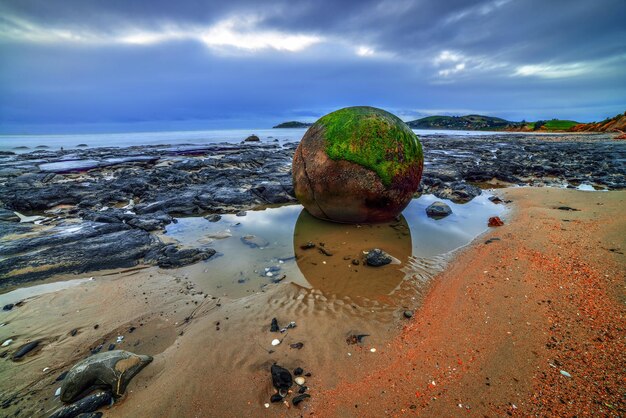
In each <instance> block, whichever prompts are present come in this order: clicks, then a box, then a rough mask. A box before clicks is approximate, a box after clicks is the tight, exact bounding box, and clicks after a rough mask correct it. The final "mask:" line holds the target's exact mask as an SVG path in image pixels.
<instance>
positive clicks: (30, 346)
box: [13, 340, 41, 361]
mask: <svg viewBox="0 0 626 418" xmlns="http://www.w3.org/2000/svg"><path fill="white" fill-rule="evenodd" d="M40 342H41V341H39V340H35V341H31V342H29V343H26V344H24V345H22V346H21V347H20V348H18V349H17V351H16V352H15V354H13V361H19V360H21V359H22V358H23V357H24V356H25V355H27V354H28V353H30V352H31V351H33V350H34V349H35V348H37V347H38V346H39V343H40Z"/></svg>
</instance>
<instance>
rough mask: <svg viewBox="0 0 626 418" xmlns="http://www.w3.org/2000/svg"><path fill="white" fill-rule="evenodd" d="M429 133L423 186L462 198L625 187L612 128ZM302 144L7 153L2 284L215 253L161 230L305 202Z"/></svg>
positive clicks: (1, 163)
mask: <svg viewBox="0 0 626 418" xmlns="http://www.w3.org/2000/svg"><path fill="white" fill-rule="evenodd" d="M420 140H421V141H422V144H423V146H424V151H425V152H424V155H425V168H424V176H423V178H422V185H421V188H420V192H421V193H432V194H434V195H436V196H438V197H440V198H445V199H450V200H452V201H454V202H467V201H469V200H471V199H473V198H474V197H475V196H477V195H479V194H480V193H481V189H480V187H478V186H483V187H493V186H498V185H533V186H542V185H554V186H562V187H575V186H578V185H580V184H586V185H588V187H590V186H593V187H595V188H597V189H606V190H619V189H624V188H626V167H625V164H624V161H626V146H625V145H624V144H623V143H621V142H615V141H611V139H610V137H609V136H603V135H593V136H591V135H589V136H581V135H569V136H567V135H565V136H558V137H555V136H550V137H547V136H542V135H512V134H508V135H490V136H480V135H478V136H463V137H461V136H447V135H432V136H422V137H421V138H420ZM296 146H297V142H288V143H285V144H279V143H275V142H265V141H262V142H255V143H241V144H227V143H219V144H208V145H177V146H133V147H127V148H93V149H89V148H81V149H76V150H72V151H61V150H60V151H52V150H39V151H34V152H31V153H25V154H11V153H3V154H2V155H0V208H2V209H0V261H2V262H1V263H0V288H2V287H5V288H6V287H7V286H11V285H17V284H20V283H23V282H26V281H30V280H36V279H42V278H46V277H50V276H52V275H54V274H59V273H82V272H87V271H91V270H98V269H105V268H117V267H130V266H133V265H136V264H139V263H146V264H154V265H158V266H160V267H180V266H183V265H186V264H190V263H195V262H197V261H200V260H204V259H207V258H209V257H211V256H212V255H213V254H214V250H212V249H210V248H209V249H207V248H183V247H180V246H178V245H176V244H171V243H164V242H162V240H160V239H159V238H158V237H157V236H156V235H155V234H154V232H155V231H159V230H162V229H163V228H164V226H165V225H167V224H169V223H171V222H175V219H174V216H201V215H208V214H219V213H237V212H241V211H245V210H249V209H253V208H256V207H262V206H266V205H273V204H286V203H295V202H296V201H295V199H294V197H293V187H292V182H291V161H292V158H293V153H294V151H295V148H296ZM14 212H19V214H20V215H22V218H21V221H22V222H16V221H18V220H20V218H19V217H17V216H16V214H15V213H14ZM242 214H243V213H242ZM24 216H27V218H24ZM28 217H30V218H28ZM25 221H26V222H25Z"/></svg>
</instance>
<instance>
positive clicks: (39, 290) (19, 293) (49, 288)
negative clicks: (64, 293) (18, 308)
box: [0, 278, 93, 306]
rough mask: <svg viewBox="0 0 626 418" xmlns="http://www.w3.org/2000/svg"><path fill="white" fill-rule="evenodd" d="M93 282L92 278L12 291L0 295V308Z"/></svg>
mask: <svg viewBox="0 0 626 418" xmlns="http://www.w3.org/2000/svg"><path fill="white" fill-rule="evenodd" d="M91 280H93V279H92V278H83V279H74V280H65V281H60V282H53V283H45V284H39V285H36V286H30V287H22V288H19V289H15V290H12V291H11V292H7V293H3V294H1V295H0V306H4V305H7V304H9V303H17V302H19V301H22V300H24V299H28V298H32V297H35V296H40V295H44V294H46V293H52V292H58V291H59V290H65V289H69V288H70V287H74V286H78V285H81V284H83V283H86V282H89V281H91Z"/></svg>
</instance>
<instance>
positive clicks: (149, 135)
mask: <svg viewBox="0 0 626 418" xmlns="http://www.w3.org/2000/svg"><path fill="white" fill-rule="evenodd" d="M305 132H306V129H227V130H209V131H165V132H163V131H162V132H129V133H110V134H71V135H0V151H13V152H17V153H21V152H31V151H35V150H37V149H59V148H61V147H63V148H64V149H73V148H76V147H77V146H78V145H81V146H82V145H83V144H84V145H87V146H88V147H128V146H134V145H166V144H173V145H174V144H175V145H178V144H194V145H202V144H207V143H217V142H230V143H236V142H241V141H243V140H244V139H246V138H247V137H248V136H249V135H252V134H255V135H257V136H258V137H259V138H261V140H262V141H265V142H266V141H273V140H274V139H277V140H278V141H279V142H281V143H283V142H293V141H299V140H300V139H301V138H302V136H303V135H304V133H305ZM415 133H417V134H418V135H436V134H442V135H452V136H458V135H466V136H467V135H471V136H476V135H493V134H500V135H501V134H503V132H477V131H444V130H439V131H437V130H415Z"/></svg>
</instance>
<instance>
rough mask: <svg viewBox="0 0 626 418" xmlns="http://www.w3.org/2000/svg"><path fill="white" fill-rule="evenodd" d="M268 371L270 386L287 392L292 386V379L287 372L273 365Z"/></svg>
mask: <svg viewBox="0 0 626 418" xmlns="http://www.w3.org/2000/svg"><path fill="white" fill-rule="evenodd" d="M270 371H271V373H272V384H273V385H274V387H275V388H276V389H278V390H287V389H289V388H290V387H291V386H293V378H292V377H291V373H289V370H287V369H285V368H283V367H280V366H279V365H277V364H273V365H272V367H271V369H270Z"/></svg>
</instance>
